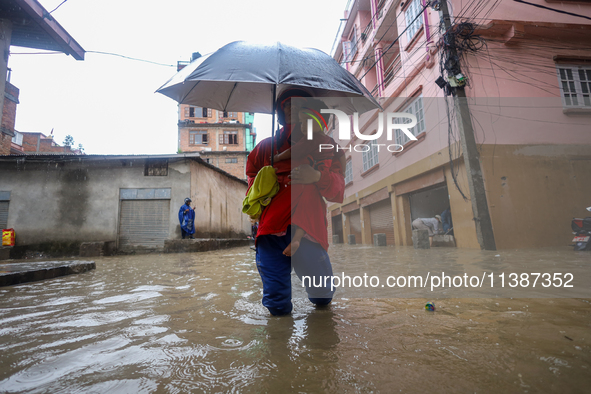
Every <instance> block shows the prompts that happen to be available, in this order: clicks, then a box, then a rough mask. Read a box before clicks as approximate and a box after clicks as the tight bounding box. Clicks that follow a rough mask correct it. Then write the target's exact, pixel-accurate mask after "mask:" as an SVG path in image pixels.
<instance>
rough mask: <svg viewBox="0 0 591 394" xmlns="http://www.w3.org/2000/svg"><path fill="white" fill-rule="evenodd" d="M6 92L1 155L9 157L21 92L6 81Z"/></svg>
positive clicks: (0, 140)
mask: <svg viewBox="0 0 591 394" xmlns="http://www.w3.org/2000/svg"><path fill="white" fill-rule="evenodd" d="M4 92H5V94H4V108H2V124H1V127H2V131H0V155H9V154H10V145H11V140H12V133H13V132H14V124H15V122H16V105H17V104H18V96H19V90H18V88H17V87H16V86H14V85H12V84H11V83H10V82H8V81H6V87H5V89H4Z"/></svg>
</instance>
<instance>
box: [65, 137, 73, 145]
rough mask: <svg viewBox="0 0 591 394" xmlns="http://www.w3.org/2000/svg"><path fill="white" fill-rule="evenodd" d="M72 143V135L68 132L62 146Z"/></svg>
mask: <svg viewBox="0 0 591 394" xmlns="http://www.w3.org/2000/svg"><path fill="white" fill-rule="evenodd" d="M72 145H74V137H72V136H71V135H70V134H68V135H67V136H66V138H65V139H64V146H72Z"/></svg>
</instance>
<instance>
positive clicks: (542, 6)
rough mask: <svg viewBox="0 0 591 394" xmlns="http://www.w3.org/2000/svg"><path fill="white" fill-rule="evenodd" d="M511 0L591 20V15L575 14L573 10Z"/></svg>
mask: <svg viewBox="0 0 591 394" xmlns="http://www.w3.org/2000/svg"><path fill="white" fill-rule="evenodd" d="M513 1H514V2H516V3H522V4H527V5H531V6H533V7H537V8H541V9H544V10H548V11H553V12H558V13H559V14H565V15H570V16H575V17H577V18H584V19H588V20H590V21H591V17H589V16H585V15H580V14H575V13H574V12H568V11H562V10H557V9H556V8H551V7H546V6H545V5H541V4H535V3H530V2H528V1H523V0H513Z"/></svg>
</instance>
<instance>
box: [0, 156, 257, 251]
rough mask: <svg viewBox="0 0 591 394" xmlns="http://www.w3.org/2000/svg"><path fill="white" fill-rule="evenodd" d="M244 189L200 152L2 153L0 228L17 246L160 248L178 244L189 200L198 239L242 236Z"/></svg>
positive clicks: (245, 223)
mask: <svg viewBox="0 0 591 394" xmlns="http://www.w3.org/2000/svg"><path fill="white" fill-rule="evenodd" d="M246 187H247V186H246V182H245V181H243V180H241V179H238V178H236V177H234V176H232V175H229V174H227V173H225V172H224V171H222V170H220V169H218V168H217V167H214V166H212V165H210V164H208V163H206V162H204V161H203V160H202V159H201V158H199V154H198V153H189V154H179V155H157V156H147V155H139V156H105V155H84V156H71V155H26V156H15V155H12V156H0V227H1V228H14V229H15V233H16V247H20V246H31V247H34V246H38V245H45V248H47V247H48V246H49V247H54V248H59V247H61V246H60V245H71V244H76V245H79V244H80V243H82V242H111V241H114V242H116V245H117V248H118V249H119V250H121V251H130V250H138V249H144V248H146V249H160V248H162V246H163V242H164V241H165V240H167V239H180V237H181V231H180V224H179V220H178V210H179V208H180V206H181V205H183V202H184V199H185V198H186V197H190V198H191V199H192V200H193V204H192V205H193V206H194V207H195V211H196V212H195V213H196V219H195V227H196V231H197V232H196V236H197V237H201V238H209V237H215V238H245V237H246V235H247V234H250V222H249V221H248V218H246V217H245V216H244V215H242V214H241V209H242V200H243V198H244V195H245V193H246Z"/></svg>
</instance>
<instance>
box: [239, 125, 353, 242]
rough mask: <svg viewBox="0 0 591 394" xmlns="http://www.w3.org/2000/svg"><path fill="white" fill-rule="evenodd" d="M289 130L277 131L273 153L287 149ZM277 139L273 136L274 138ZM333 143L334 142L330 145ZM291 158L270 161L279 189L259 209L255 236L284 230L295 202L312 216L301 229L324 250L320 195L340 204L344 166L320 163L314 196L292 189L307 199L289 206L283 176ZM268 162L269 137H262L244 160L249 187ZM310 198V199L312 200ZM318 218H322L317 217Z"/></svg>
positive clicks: (325, 235) (324, 226)
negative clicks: (268, 201)
mask: <svg viewBox="0 0 591 394" xmlns="http://www.w3.org/2000/svg"><path fill="white" fill-rule="evenodd" d="M290 134H291V130H290V127H289V126H286V127H284V128H282V129H281V130H280V131H279V141H280V144H281V146H280V147H279V149H277V146H275V151H276V152H275V153H281V152H283V151H285V150H286V149H289V148H290V146H291V144H290V138H289V137H290ZM276 140H277V138H276ZM334 145H335V146H336V143H335V144H334ZM291 164H292V160H283V161H280V162H277V163H274V167H275V169H276V172H277V180H278V181H279V184H280V186H281V187H280V190H279V192H278V193H277V194H276V195H275V197H273V199H272V200H271V203H270V204H269V205H268V206H267V207H266V208H265V209H264V210H263V212H262V214H261V218H260V219H259V228H258V232H257V236H258V235H267V234H277V233H282V232H284V231H286V230H287V227H288V226H289V225H290V224H291V223H292V209H293V208H294V206H296V205H298V204H299V205H300V206H304V207H305V208H306V209H309V210H310V212H309V217H311V218H316V220H315V221H311V222H310V225H307V226H306V228H304V231H305V232H306V233H307V234H308V235H309V236H311V237H312V238H314V239H315V240H316V241H318V243H320V245H322V247H323V248H324V249H325V250H326V249H328V233H327V223H326V204H325V202H324V200H323V199H322V198H321V197H320V196H322V197H324V198H326V200H327V201H331V202H336V203H341V202H343V194H344V191H345V178H344V176H343V173H344V171H343V170H344V169H342V168H341V164H340V161H339V160H332V161H330V166H329V167H327V166H320V167H319V168H318V170H319V171H320V173H321V175H320V180H319V181H318V182H316V183H314V184H313V185H314V186H316V188H317V190H318V196H311V195H310V193H304V194H302V193H298V192H296V193H295V195H294V198H300V197H302V198H309V199H310V200H309V201H308V202H309V203H308V202H307V201H297V202H296V204H293V206H292V200H291V199H292V188H291V185H288V184H287V183H288V182H289V181H290V179H289V178H288V177H287V176H288V175H289V174H290V172H291ZM267 165H271V138H266V139H265V140H263V141H261V142H260V143H259V144H258V145H257V146H256V147H255V148H254V149H253V150H252V152H250V154H249V155H248V161H247V163H246V175H247V177H248V187H249V188H250V187H251V186H252V184H253V182H254V178H255V177H256V175H257V173H258V172H259V170H260V169H261V168H263V167H264V166H267ZM301 186H302V185H294V187H296V188H301ZM312 199H313V201H312ZM321 218H322V219H321Z"/></svg>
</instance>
